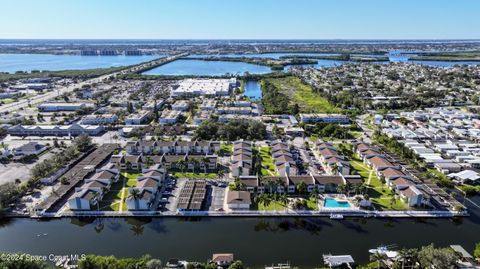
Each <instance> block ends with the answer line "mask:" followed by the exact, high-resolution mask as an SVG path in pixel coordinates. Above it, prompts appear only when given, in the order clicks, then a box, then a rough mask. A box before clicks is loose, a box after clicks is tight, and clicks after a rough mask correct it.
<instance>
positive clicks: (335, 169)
mask: <svg viewBox="0 0 480 269" xmlns="http://www.w3.org/2000/svg"><path fill="white" fill-rule="evenodd" d="M330 171H331V172H332V174H333V175H336V174H338V164H337V163H333V164H331V165H330Z"/></svg>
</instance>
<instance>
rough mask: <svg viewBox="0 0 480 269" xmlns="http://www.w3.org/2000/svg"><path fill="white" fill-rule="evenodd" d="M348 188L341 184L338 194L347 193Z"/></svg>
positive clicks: (338, 187)
mask: <svg viewBox="0 0 480 269" xmlns="http://www.w3.org/2000/svg"><path fill="white" fill-rule="evenodd" d="M345 190H346V186H345V185H344V184H340V185H338V186H337V192H338V193H345Z"/></svg>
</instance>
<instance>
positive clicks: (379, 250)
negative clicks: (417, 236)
mask: <svg viewBox="0 0 480 269" xmlns="http://www.w3.org/2000/svg"><path fill="white" fill-rule="evenodd" d="M368 252H369V253H370V254H380V255H384V256H386V257H387V258H389V259H393V258H395V257H397V255H398V251H393V250H389V249H388V247H387V246H379V247H378V248H373V249H369V250H368Z"/></svg>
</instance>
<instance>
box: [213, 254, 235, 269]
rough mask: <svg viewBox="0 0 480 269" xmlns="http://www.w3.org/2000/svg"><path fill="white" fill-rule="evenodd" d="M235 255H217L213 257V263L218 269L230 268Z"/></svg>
mask: <svg viewBox="0 0 480 269" xmlns="http://www.w3.org/2000/svg"><path fill="white" fill-rule="evenodd" d="M233 261H234V259H233V253H215V254H213V255H212V259H211V260H210V262H211V263H215V264H216V265H217V266H218V267H222V268H225V267H229V266H230V265H231V264H232V263H233Z"/></svg>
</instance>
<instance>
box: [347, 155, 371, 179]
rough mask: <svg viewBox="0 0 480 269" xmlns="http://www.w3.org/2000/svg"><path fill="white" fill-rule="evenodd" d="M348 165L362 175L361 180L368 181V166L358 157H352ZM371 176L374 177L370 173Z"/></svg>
mask: <svg viewBox="0 0 480 269" xmlns="http://www.w3.org/2000/svg"><path fill="white" fill-rule="evenodd" d="M350 165H351V166H352V168H353V169H355V170H356V171H357V173H358V174H359V175H360V176H361V177H362V179H363V182H365V183H367V182H368V177H369V175H370V169H369V168H368V166H367V165H365V164H364V163H363V162H362V161H360V160H358V159H354V160H352V161H350ZM372 177H376V176H375V175H372Z"/></svg>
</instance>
